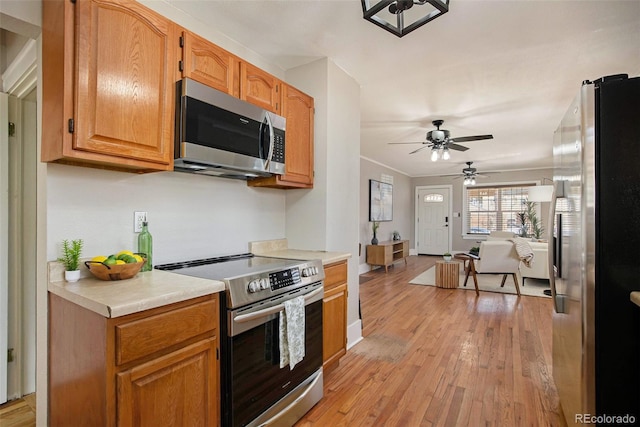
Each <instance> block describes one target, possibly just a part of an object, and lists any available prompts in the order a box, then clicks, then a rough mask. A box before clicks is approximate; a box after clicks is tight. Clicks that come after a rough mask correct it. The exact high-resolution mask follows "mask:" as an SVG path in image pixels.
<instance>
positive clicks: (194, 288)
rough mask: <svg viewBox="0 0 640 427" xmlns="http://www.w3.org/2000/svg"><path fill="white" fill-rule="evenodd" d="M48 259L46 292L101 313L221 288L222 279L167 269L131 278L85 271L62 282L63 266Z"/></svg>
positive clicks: (177, 299) (126, 311) (145, 307)
mask: <svg viewBox="0 0 640 427" xmlns="http://www.w3.org/2000/svg"><path fill="white" fill-rule="evenodd" d="M56 264H59V263H56V262H50V263H49V286H48V288H49V292H51V293H52V294H55V295H58V296H60V297H62V298H64V299H66V300H68V301H71V302H73V303H75V304H77V305H79V306H81V307H84V308H86V309H88V310H91V311H94V312H96V313H98V314H100V315H102V316H104V317H120V316H125V315H127V314H132V313H137V312H140V311H144V310H148V309H151V308H156V307H161V306H164V305H168V304H173V303H176V302H180V301H185V300H188V299H192V298H197V297H200V296H203V295H209V294H212V293H217V292H221V291H223V290H224V283H223V282H220V281H218V280H208V279H200V278H196V277H190V276H185V275H181V274H175V273H171V272H168V271H161V270H152V271H147V272H144V273H138V274H137V275H136V276H134V277H132V278H131V279H126V280H115V281H107V280H100V279H96V278H94V277H93V276H91V273H89V272H88V271H86V272H83V273H84V274H82V275H83V276H84V277H82V278H81V279H80V280H78V281H77V282H74V283H68V282H65V281H64V279H63V278H62V277H63V275H64V268H62V274H60V269H61V266H57V265H56Z"/></svg>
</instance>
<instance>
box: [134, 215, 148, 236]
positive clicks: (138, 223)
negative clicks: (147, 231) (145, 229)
mask: <svg viewBox="0 0 640 427" xmlns="http://www.w3.org/2000/svg"><path fill="white" fill-rule="evenodd" d="M146 220H147V213H146V212H134V213H133V232H134V233H139V232H141V231H142V223H143V222H145V221H146Z"/></svg>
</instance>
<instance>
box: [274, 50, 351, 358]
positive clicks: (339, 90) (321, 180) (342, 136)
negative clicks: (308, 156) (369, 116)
mask: <svg viewBox="0 0 640 427" xmlns="http://www.w3.org/2000/svg"><path fill="white" fill-rule="evenodd" d="M286 77H287V81H288V82H289V83H291V84H293V85H294V86H296V87H298V88H299V89H301V90H302V91H304V92H306V93H308V94H309V95H311V96H313V98H314V102H315V117H314V123H315V137H314V142H315V144H314V145H315V150H314V153H315V154H314V155H315V172H316V173H315V180H314V188H313V190H312V191H308V190H293V191H289V192H288V193H287V225H286V227H287V238H288V239H289V246H291V247H295V248H298V247H300V248H308V249H324V250H329V251H340V252H349V253H351V258H350V259H349V261H348V276H349V277H348V289H349V298H348V307H347V324H348V331H347V344H348V346H352V345H353V344H355V343H356V342H357V341H358V340H360V339H361V337H362V331H361V322H360V318H359V317H360V316H359V298H360V294H359V279H358V214H357V212H359V209H360V207H359V198H358V193H359V184H358V183H359V177H360V163H359V157H360V87H359V85H358V84H357V82H356V81H355V80H354V79H353V78H352V77H350V76H349V75H348V74H346V73H345V72H344V71H343V70H342V69H340V68H339V67H338V66H337V65H336V64H334V63H333V61H331V60H330V59H327V58H324V59H320V60H317V61H315V62H313V63H310V64H306V65H304V66H301V67H297V68H294V69H292V70H288V71H287V73H286Z"/></svg>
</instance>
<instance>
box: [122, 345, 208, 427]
mask: <svg viewBox="0 0 640 427" xmlns="http://www.w3.org/2000/svg"><path fill="white" fill-rule="evenodd" d="M216 350H217V342H216V339H215V338H210V339H207V340H203V341H200V342H197V343H195V344H192V345H190V346H188V347H185V348H183V349H180V350H178V351H175V352H173V353H170V354H168V355H166V356H163V357H159V358H158V359H155V360H152V361H150V362H148V363H145V364H142V365H139V366H136V367H134V368H132V369H130V370H128V371H124V372H121V373H119V374H118V375H117V380H118V384H117V387H118V392H117V396H118V397H117V408H118V409H117V411H118V426H121V427H122V426H140V427H145V426H148V427H156V426H163V425H164V426H217V425H218V424H219V422H218V420H219V403H218V391H217V390H218V361H217V358H216Z"/></svg>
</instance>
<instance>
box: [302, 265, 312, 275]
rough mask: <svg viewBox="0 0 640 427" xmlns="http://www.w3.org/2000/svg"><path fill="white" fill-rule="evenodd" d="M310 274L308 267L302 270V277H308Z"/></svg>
mask: <svg viewBox="0 0 640 427" xmlns="http://www.w3.org/2000/svg"><path fill="white" fill-rule="evenodd" d="M311 274H312V273H311V269H310V268H309V267H306V268H303V269H302V277H309V276H311Z"/></svg>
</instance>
